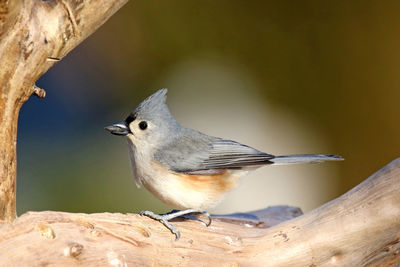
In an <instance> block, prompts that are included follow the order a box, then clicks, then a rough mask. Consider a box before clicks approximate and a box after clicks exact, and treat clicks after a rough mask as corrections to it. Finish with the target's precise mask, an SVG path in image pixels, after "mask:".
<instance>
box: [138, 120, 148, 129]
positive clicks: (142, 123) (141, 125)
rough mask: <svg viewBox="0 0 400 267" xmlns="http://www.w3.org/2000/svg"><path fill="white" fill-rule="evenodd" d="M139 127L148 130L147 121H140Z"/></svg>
mask: <svg viewBox="0 0 400 267" xmlns="http://www.w3.org/2000/svg"><path fill="white" fill-rule="evenodd" d="M139 128H140V129H141V130H146V128H147V122H145V121H141V122H139Z"/></svg>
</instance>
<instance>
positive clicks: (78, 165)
mask: <svg viewBox="0 0 400 267" xmlns="http://www.w3.org/2000/svg"><path fill="white" fill-rule="evenodd" d="M399 12H400V2H399V1H261V0H260V1H232V0H231V1H224V0H221V1H208V0H203V1H198V0H196V1H193V0H192V1H183V0H179V1H178V0H172V1H155V0H147V1H130V2H129V3H128V4H127V5H126V6H124V7H123V8H122V9H121V10H120V11H119V12H117V13H116V14H115V15H114V16H113V17H112V18H111V19H110V20H109V21H108V22H107V23H106V24H105V25H103V26H102V27H101V28H100V29H99V30H98V31H97V32H95V33H94V34H93V35H92V36H90V37H89V38H88V39H87V40H86V41H84V42H83V43H82V44H81V45H80V46H79V47H77V48H76V49H75V50H73V51H72V52H71V53H70V54H69V55H68V56H67V57H66V58H64V59H63V60H62V61H61V62H59V63H57V65H55V66H54V67H53V68H52V69H51V70H49V72H48V73H46V74H45V75H44V76H43V77H42V78H41V79H40V80H39V81H38V83H37V85H38V86H39V87H42V88H44V89H45V90H46V91H47V97H46V98H45V99H37V98H34V97H32V98H31V99H30V100H29V101H28V102H27V103H26V104H24V106H23V107H22V111H21V115H20V121H19V136H18V189H17V190H18V193H17V201H18V202H17V206H18V213H19V214H22V213H24V212H26V211H29V210H62V211H71V212H104V211H108V212H138V211H140V210H143V209H150V210H153V211H157V212H164V211H167V210H168V209H169V208H168V207H167V206H165V205H163V204H162V203H161V202H160V201H158V200H157V199H155V198H154V197H153V196H151V195H150V193H148V192H146V191H145V190H144V189H137V188H136V186H135V184H134V182H133V178H132V175H131V170H130V163H129V159H128V151H127V147H126V142H125V140H123V138H118V137H116V136H111V135H110V134H108V133H107V132H105V131H104V129H103V127H104V126H107V125H109V124H111V123H113V122H117V121H119V120H121V119H123V118H124V117H125V116H126V115H127V114H128V113H129V112H130V111H131V110H132V109H133V108H134V107H135V106H136V105H137V104H138V103H139V102H140V101H141V100H143V98H145V97H146V96H148V95H150V94H151V93H153V92H154V91H155V90H157V89H160V88H163V87H167V88H169V93H168V101H167V103H168V105H169V107H170V110H171V112H172V113H173V115H174V116H175V117H176V118H177V119H178V121H180V122H181V123H182V124H183V125H185V126H188V127H192V128H196V129H198V130H200V131H203V132H205V133H208V134H212V135H218V136H222V137H225V138H231V139H234V140H236V141H239V142H242V143H245V144H248V145H251V146H254V147H256V148H258V149H260V150H264V151H265V152H268V153H272V154H287V153H291V154H292V153H329V154H339V155H342V156H343V157H344V158H345V159H346V160H345V161H343V162H330V163H324V164H317V165H315V164H312V165H301V166H300V165H299V166H270V167H265V168H261V169H259V170H257V171H255V172H254V173H252V174H251V175H249V176H248V177H246V178H245V179H243V181H242V185H241V187H240V188H239V189H238V190H236V191H234V192H233V193H232V194H230V195H229V196H227V197H226V199H225V201H224V202H223V203H222V204H221V205H220V206H219V207H218V208H217V209H215V210H212V211H213V212H231V211H246V210H252V209H256V208H262V207H266V206H268V205H276V204H289V205H294V206H300V207H301V208H303V209H304V210H310V209H312V208H315V207H317V206H319V205H321V204H322V203H324V202H326V201H329V200H331V199H333V198H335V197H337V196H339V195H340V194H342V193H344V192H346V191H347V190H349V189H350V188H352V187H354V186H355V185H357V184H358V183H360V182H361V181H362V180H364V179H365V178H367V177H368V176H369V175H371V174H372V173H373V172H375V171H376V170H378V169H380V168H381V167H383V166H384V165H385V164H387V163H389V162H390V161H392V160H393V159H395V158H396V157H398V156H399V149H400V138H399V137H400V124H399V119H398V116H399V111H400V109H399V103H398V102H399V100H400V90H399V89H400V88H399V84H400V75H399V74H400V73H399V72H400V49H399V47H400V16H399Z"/></svg>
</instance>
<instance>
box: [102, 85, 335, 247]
mask: <svg viewBox="0 0 400 267" xmlns="http://www.w3.org/2000/svg"><path fill="white" fill-rule="evenodd" d="M166 98H167V89H161V90H159V91H157V92H156V93H154V94H153V95H151V96H150V97H148V98H146V99H145V100H144V101H143V102H142V103H141V104H139V106H137V107H136V109H135V110H134V111H133V112H132V113H131V114H129V116H128V117H127V118H126V119H125V120H124V121H123V122H119V123H116V124H114V125H111V126H108V127H106V128H105V129H106V130H108V131H110V132H111V133H112V134H115V135H121V136H125V137H126V139H127V141H128V145H129V154H130V159H131V163H132V169H133V176H134V178H135V182H136V185H137V186H138V187H140V186H141V185H143V186H144V187H145V188H146V189H147V190H149V191H150V192H151V193H152V194H153V195H155V196H156V197H158V198H159V199H160V200H161V201H163V202H165V203H166V204H168V205H169V206H171V207H173V208H175V209H181V210H180V211H173V212H170V213H167V214H163V215H158V214H154V213H153V212H151V211H142V212H141V213H140V214H141V215H145V216H148V217H150V218H153V219H156V220H158V221H160V222H161V223H163V224H164V225H165V226H166V227H167V228H168V229H169V230H170V231H171V232H172V233H174V234H175V236H176V240H178V239H179V237H180V232H179V230H178V229H177V228H176V227H175V226H173V225H172V224H171V223H170V222H169V220H171V219H173V218H177V217H182V216H185V215H190V214H205V215H207V216H208V218H209V222H208V225H209V224H210V223H211V218H210V216H209V215H208V213H206V212H205V210H206V209H208V208H210V207H213V206H215V205H217V204H218V203H219V202H220V200H221V199H222V197H223V196H224V195H225V193H227V192H228V191H230V190H232V189H233V188H234V187H235V186H236V185H237V184H238V181H239V178H240V177H241V176H243V175H244V174H246V173H248V172H249V171H251V170H254V169H256V168H258V167H261V166H263V165H270V164H274V165H276V164H291V163H308V162H321V161H325V160H342V159H343V158H342V157H340V156H335V155H320V154H303V155H289V156H274V155H271V154H267V153H264V152H261V151H258V150H256V149H254V148H251V147H249V146H246V145H242V144H240V143H237V142H235V141H231V140H226V139H223V138H219V137H213V136H209V135H206V134H203V133H201V132H198V131H196V130H193V129H189V128H185V127H183V126H181V125H180V124H179V123H178V122H177V121H176V120H175V119H174V118H173V117H172V115H171V113H170V112H169V110H168V107H167V105H166V103H165V102H166Z"/></svg>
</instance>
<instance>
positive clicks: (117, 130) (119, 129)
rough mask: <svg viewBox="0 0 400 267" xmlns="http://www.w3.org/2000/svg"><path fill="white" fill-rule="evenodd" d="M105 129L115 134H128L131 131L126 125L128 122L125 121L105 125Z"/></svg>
mask: <svg viewBox="0 0 400 267" xmlns="http://www.w3.org/2000/svg"><path fill="white" fill-rule="evenodd" d="M104 129H106V130H107V131H109V132H110V133H112V134H115V135H127V134H129V133H131V131H130V130H129V128H128V126H126V124H125V123H123V122H119V123H116V124H113V125H111V126H107V127H104Z"/></svg>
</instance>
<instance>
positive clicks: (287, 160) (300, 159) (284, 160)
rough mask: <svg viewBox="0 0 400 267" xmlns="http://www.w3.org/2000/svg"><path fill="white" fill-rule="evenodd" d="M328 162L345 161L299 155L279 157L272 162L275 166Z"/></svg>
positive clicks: (332, 156) (334, 158) (337, 158)
mask: <svg viewBox="0 0 400 267" xmlns="http://www.w3.org/2000/svg"><path fill="white" fill-rule="evenodd" d="M327 160H343V158H342V157H341V156H336V155H323V154H299V155H288V156H277V157H275V158H274V159H272V160H271V161H272V162H273V163H274V164H277V165H278V164H295V163H318V162H323V161H327Z"/></svg>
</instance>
